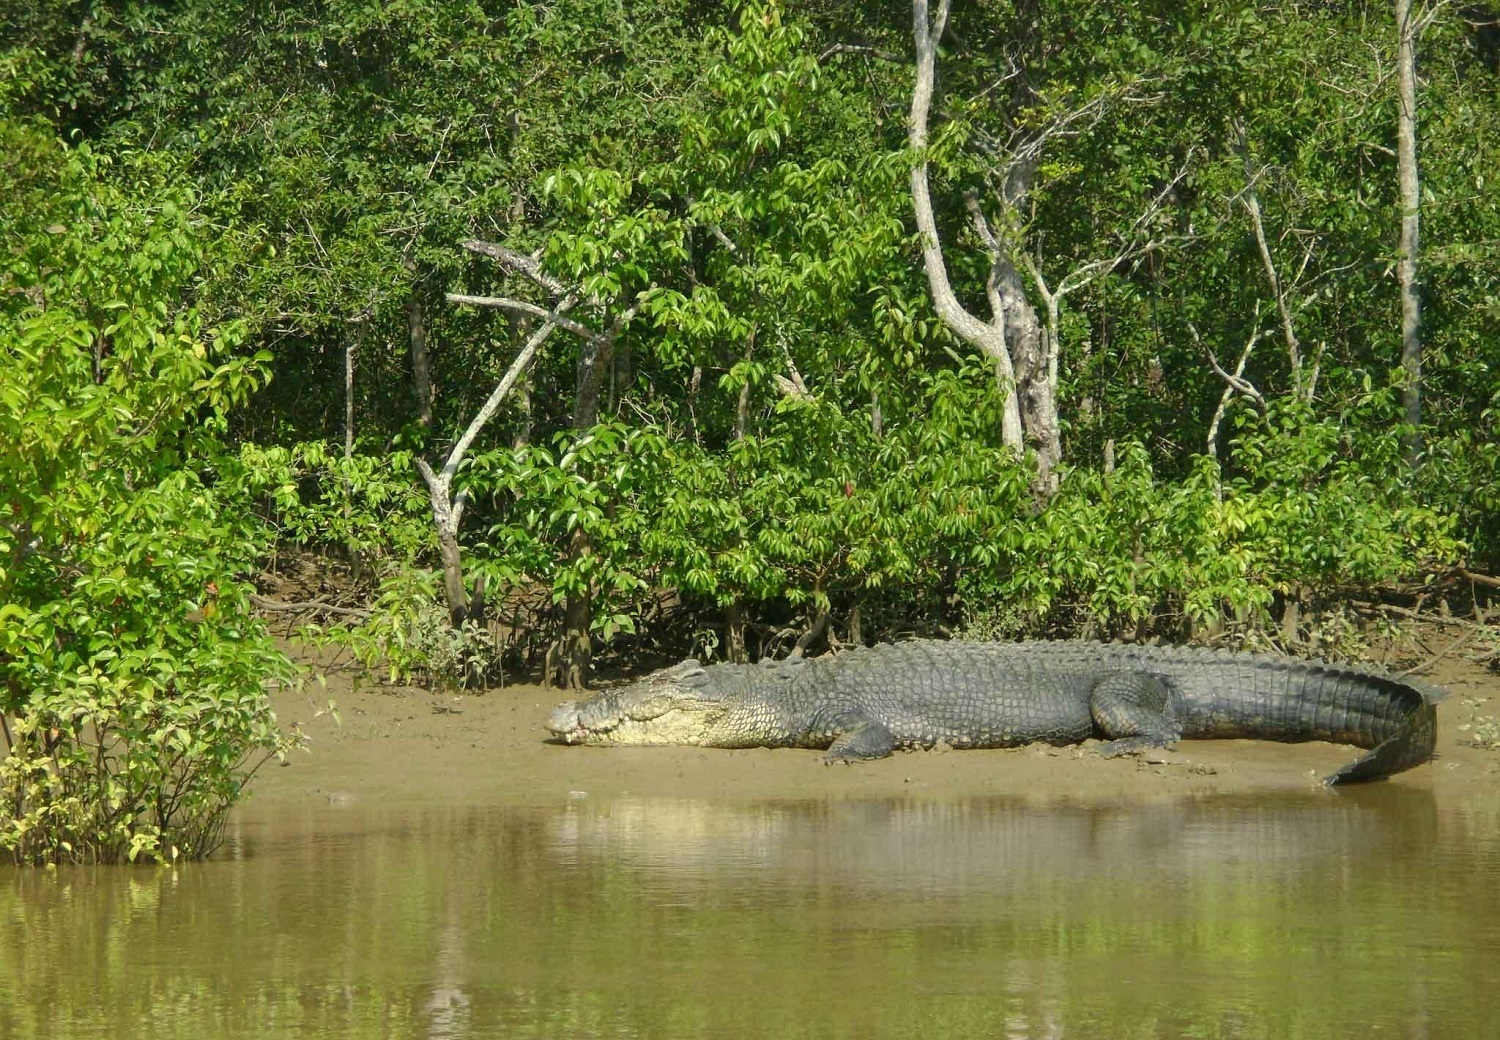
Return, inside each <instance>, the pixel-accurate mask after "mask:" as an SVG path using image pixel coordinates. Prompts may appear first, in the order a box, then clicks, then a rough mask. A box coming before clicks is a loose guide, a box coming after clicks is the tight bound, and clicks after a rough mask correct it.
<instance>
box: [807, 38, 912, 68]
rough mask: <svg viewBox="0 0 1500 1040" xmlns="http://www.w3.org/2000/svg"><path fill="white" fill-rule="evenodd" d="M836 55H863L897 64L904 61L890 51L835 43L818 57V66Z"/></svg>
mask: <svg viewBox="0 0 1500 1040" xmlns="http://www.w3.org/2000/svg"><path fill="white" fill-rule="evenodd" d="M836 54H864V55H868V56H869V57H871V58H879V59H880V60H881V61H898V62H899V61H904V60H905V59H904V58H902V57H901V55H899V54H892V53H891V52H890V51H883V50H881V49H880V48H879V47H862V46H859V45H858V44H853V43H836V44H834V45H833V46H832V47H829V48H828V49H827V50H825V51H824V52H823V53H822V54H819V55H818V64H819V65H821V64H823V62H825V61H827V60H828V59H829V58H832V57H833V56H834V55H836Z"/></svg>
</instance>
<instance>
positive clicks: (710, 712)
mask: <svg viewBox="0 0 1500 1040" xmlns="http://www.w3.org/2000/svg"><path fill="white" fill-rule="evenodd" d="M733 692H734V691H733V690H732V689H730V688H727V687H726V686H725V685H724V684H723V683H721V682H717V681H715V680H714V679H713V678H711V677H710V676H709V674H708V672H707V670H706V669H705V668H704V667H703V666H702V665H701V664H699V663H698V662H697V661H692V660H688V661H683V662H682V663H681V664H675V665H673V666H672V667H670V668H662V669H660V670H659V671H655V672H652V673H651V674H650V675H648V676H646V678H644V679H641V680H640V681H638V682H634V683H631V684H630V685H629V686H622V687H620V688H619V689H615V690H606V691H604V692H603V693H598V694H595V695H594V696H592V697H588V698H586V699H584V700H581V701H569V702H568V703H566V704H559V705H558V706H557V708H556V710H554V711H553V712H552V717H551V718H549V719H548V720H547V729H549V730H551V731H552V735H553V736H554V737H555V738H556V739H558V740H560V741H561V742H562V743H564V744H634V745H644V744H698V745H702V744H705V743H707V742H708V741H710V740H713V739H715V737H716V736H717V730H718V729H719V724H720V722H721V720H723V718H724V716H725V713H726V711H727V705H726V703H725V702H726V698H727V697H728V696H729V695H730V694H731V693H733Z"/></svg>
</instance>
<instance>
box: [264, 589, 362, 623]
mask: <svg viewBox="0 0 1500 1040" xmlns="http://www.w3.org/2000/svg"><path fill="white" fill-rule="evenodd" d="M250 602H251V603H253V604H255V605H256V606H257V607H259V608H260V609H261V610H286V611H297V610H305V611H316V612H318V613H323V614H343V615H346V616H348V617H357V618H367V617H369V616H370V612H369V611H368V610H361V609H359V608H358V607H340V606H338V605H336V604H333V603H328V602H326V601H324V600H321V599H313V600H307V601H306V602H304V603H281V602H278V601H277V600H274V599H267V598H266V597H264V596H257V595H255V594H254V593H251V595H250Z"/></svg>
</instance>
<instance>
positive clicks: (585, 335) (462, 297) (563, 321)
mask: <svg viewBox="0 0 1500 1040" xmlns="http://www.w3.org/2000/svg"><path fill="white" fill-rule="evenodd" d="M445 295H446V297H447V300H448V302H449V303H460V304H468V305H469V306H471V307H498V308H500V309H502V310H507V311H514V312H515V313H517V314H530V315H531V316H532V317H535V318H541V319H542V320H544V321H548V322H551V323H552V324H553V325H556V326H557V327H558V328H560V329H564V330H566V331H568V332H571V333H572V334H573V335H575V336H577V337H579V338H580V339H597V338H598V337H599V336H600V335H601V334H600V333H598V332H595V331H594V330H593V329H591V328H589V327H588V326H587V325H584V324H582V323H581V322H576V321H574V320H573V319H572V318H569V317H567V316H566V315H564V314H560V313H559V312H557V311H549V310H548V309H547V308H546V307H538V306H537V305H536V304H534V303H527V302H526V301H525V300H517V299H513V298H511V297H509V296H469V295H467V294H465V293H446V294H445Z"/></svg>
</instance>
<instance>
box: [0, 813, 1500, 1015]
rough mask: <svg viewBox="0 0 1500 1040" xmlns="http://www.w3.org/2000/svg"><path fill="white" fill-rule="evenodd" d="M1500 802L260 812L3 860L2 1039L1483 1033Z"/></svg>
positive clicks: (1499, 881)
mask: <svg viewBox="0 0 1500 1040" xmlns="http://www.w3.org/2000/svg"><path fill="white" fill-rule="evenodd" d="M1496 822H1497V821H1496V819H1495V815H1494V813H1493V812H1489V813H1488V814H1486V813H1479V812H1478V811H1477V810H1474V809H1473V808H1472V807H1468V808H1453V807H1442V806H1439V805H1437V804H1435V803H1434V801H1433V799H1432V798H1431V796H1430V795H1429V794H1427V793H1426V792H1423V791H1420V790H1410V789H1402V788H1400V787H1398V786H1395V785H1390V786H1387V787H1382V788H1376V789H1372V790H1368V791H1360V792H1355V793H1352V794H1351V795H1343V796H1335V795H1324V794H1321V793H1319V794H1316V795H1309V796H1307V797H1301V798H1291V799H1288V798H1275V799H1263V798H1262V799H1241V800H1232V799H1211V800H1199V801H1179V802H1172V803H1163V804H1152V805H1140V806H1132V807H1122V806H1097V805H1076V806H1067V805H1064V806H1058V807H1053V808H1050V809H1046V810H1038V809H1035V808H1031V807H1028V806H1026V805H1023V804H1019V803H1015V802H1008V801H1004V800H996V799H976V800H965V801H938V800H915V799H914V800H895V801H868V802H860V801H850V802H842V801H828V802H786V803H764V804H744V805H733V804H719V803H708V802H701V801H692V800H670V799H667V800H653V799H616V800H609V801H601V802H597V803H596V802H594V801H592V800H584V801H573V802H567V803H565V804H561V805H557V806H546V807H537V806H531V807H492V808H486V809H458V808H436V807H435V808H429V809H427V810H426V811H420V810H402V811H400V812H390V813H381V812H378V811H365V810H354V809H332V808H330V809H326V810H321V811H318V812H302V813H298V814H295V815H292V816H277V815H271V814H257V813H256V812H254V811H251V812H246V813H242V814H240V815H239V816H238V817H237V818H236V820H235V823H234V829H233V831H232V833H231V841H230V844H229V847H228V848H227V849H226V853H225V855H224V856H223V857H221V858H220V859H219V860H217V861H215V862H212V863H208V864H201V865H196V866H192V867H188V868H182V869H178V870H176V871H170V870H154V869H142V870H103V869H93V870H62V871H57V872H52V873H48V872H43V871H21V872H13V873H10V874H7V875H4V876H3V877H0V1036H6V1037H11V1036H14V1037H21V1038H31V1037H55V1036H62V1037H75V1036H76V1037H89V1036H100V1037H103V1036H106V1035H107V1036H110V1037H119V1036H133V1035H142V1036H144V1035H151V1036H161V1037H179V1036H180V1037H193V1038H195V1040H203V1038H208V1037H240V1036H244V1037H252V1036H253V1037H261V1036H266V1037H308V1036H341V1037H342V1036H352V1037H363V1036H369V1037H406V1036H412V1037H422V1036H427V1037H447V1038H461V1037H490V1036H507V1037H508V1036H523V1037H552V1036H557V1037H573V1036H578V1037H715V1036H725V1037H848V1036H856V1037H886V1036H889V1037H909V1036H914V1035H931V1036H943V1037H967V1036H974V1037H978V1036H985V1037H990V1036H1006V1037H1016V1038H1032V1037H1076V1038H1086V1037H1100V1036H1110V1037H1113V1036H1140V1037H1177V1036H1210V1037H1291V1036H1317V1037H1340V1036H1351V1037H1352V1036H1358V1037H1361V1038H1364V1037H1380V1036H1393V1037H1407V1036H1429V1035H1430V1036H1433V1037H1438V1036H1442V1037H1449V1036H1453V1037H1462V1036H1481V1035H1486V1030H1487V1029H1488V1028H1489V1022H1488V1017H1489V1012H1488V1010H1487V1003H1488V997H1489V994H1490V993H1491V992H1492V991H1493V986H1494V984H1495V982H1496V981H1500V855H1497V853H1500V840H1497V827H1496Z"/></svg>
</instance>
